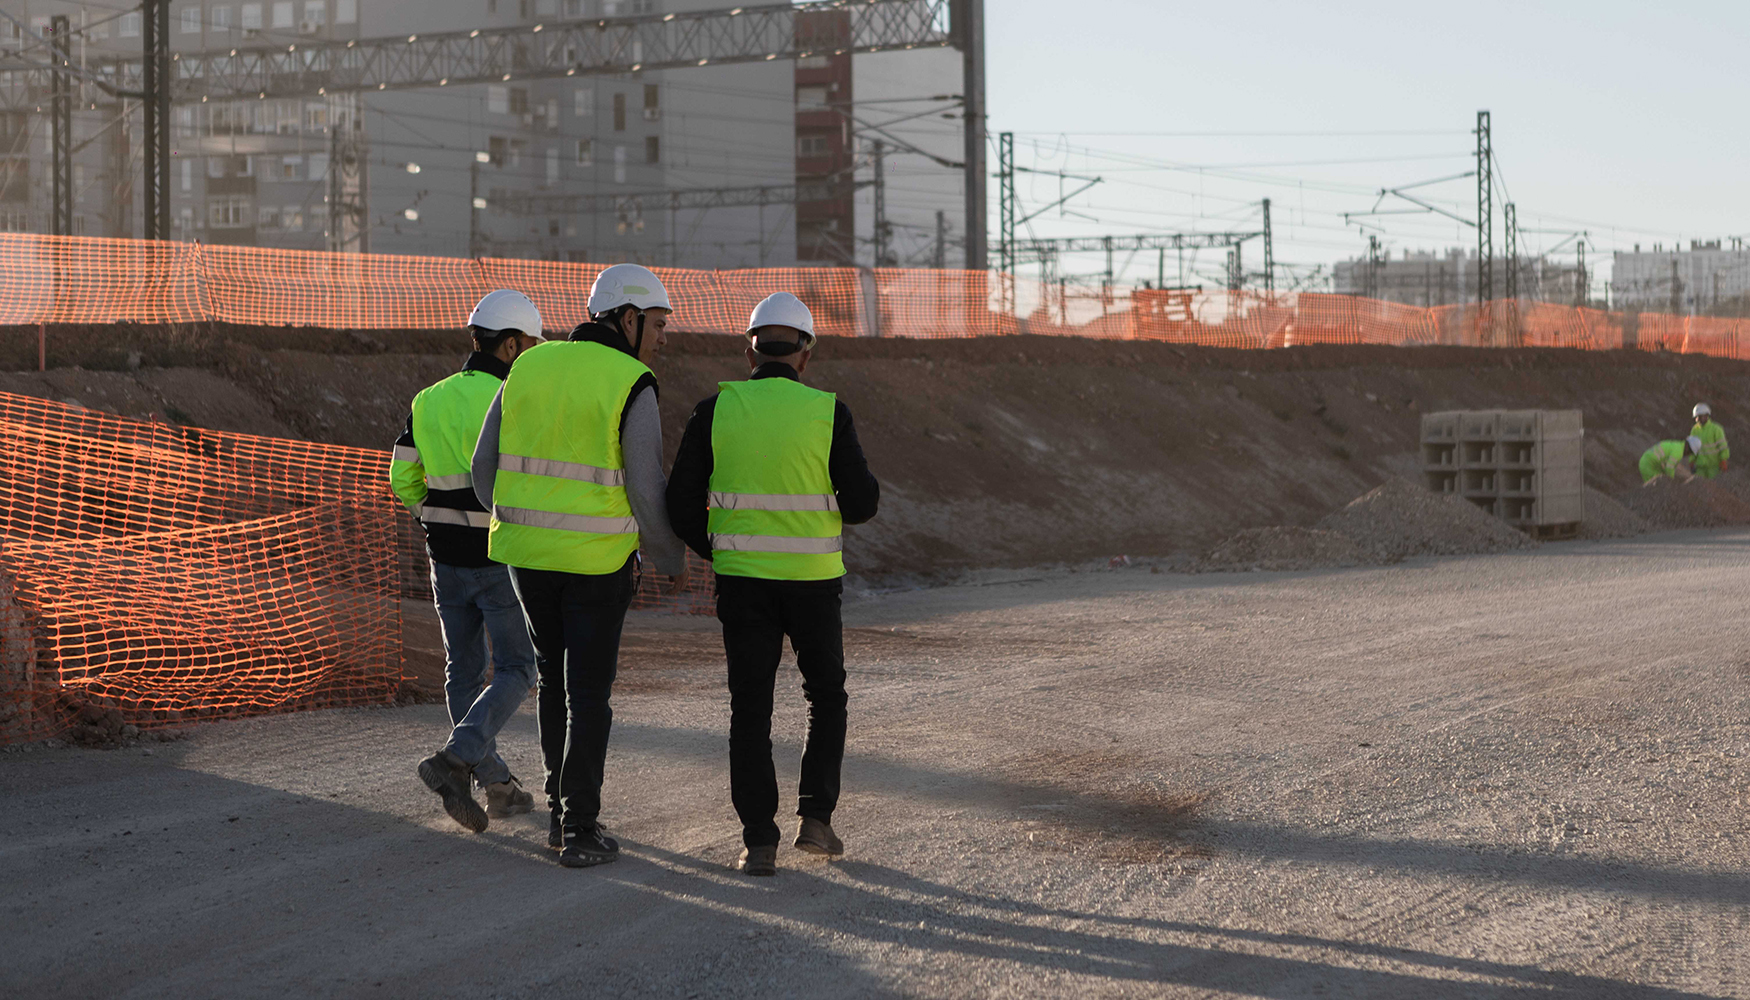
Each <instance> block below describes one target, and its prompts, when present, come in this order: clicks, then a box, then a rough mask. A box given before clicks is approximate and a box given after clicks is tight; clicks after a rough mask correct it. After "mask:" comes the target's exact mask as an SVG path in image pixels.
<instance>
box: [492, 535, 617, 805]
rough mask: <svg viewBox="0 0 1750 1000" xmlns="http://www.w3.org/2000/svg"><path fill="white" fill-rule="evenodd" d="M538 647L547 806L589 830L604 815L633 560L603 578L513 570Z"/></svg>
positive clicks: (542, 571) (537, 658)
mask: <svg viewBox="0 0 1750 1000" xmlns="http://www.w3.org/2000/svg"><path fill="white" fill-rule="evenodd" d="M510 575H511V581H512V582H513V583H515V584H516V592H517V598H518V599H519V600H521V601H522V604H523V616H524V617H525V618H527V619H528V622H529V638H530V639H532V640H533V641H534V643H535V671H536V674H537V676H538V678H539V680H538V687H537V692H538V697H537V703H536V704H537V712H538V718H539V720H540V725H541V762H542V765H543V767H544V768H545V770H546V779H547V780H546V790H547V808H548V809H550V810H558V811H559V813H560V819H561V821H562V822H563V823H564V824H565V826H567V827H572V828H579V829H588V828H590V827H592V826H593V825H594V824H595V822H596V820H597V817H599V816H600V815H601V811H602V769H603V766H604V765H605V763H606V761H607V756H608V730H609V728H610V727H611V726H612V725H613V722H614V710H613V707H612V706H611V705H609V704H608V698H609V697H610V696H611V695H612V694H613V690H614V676H615V674H616V673H617V672H618V670H619V662H620V630H621V628H622V627H624V625H625V624H626V609H627V608H628V607H630V606H631V604H632V560H630V559H628V560H626V565H624V566H622V567H620V569H619V570H618V571H617V572H614V573H606V574H602V575H600V576H596V575H586V574H582V573H557V572H553V571H551V570H541V569H518V568H516V567H514V566H513V567H512V568H511V571H510Z"/></svg>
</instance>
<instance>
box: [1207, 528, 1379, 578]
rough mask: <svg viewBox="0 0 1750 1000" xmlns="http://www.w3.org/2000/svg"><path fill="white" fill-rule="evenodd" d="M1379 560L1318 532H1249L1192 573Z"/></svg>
mask: <svg viewBox="0 0 1750 1000" xmlns="http://www.w3.org/2000/svg"><path fill="white" fill-rule="evenodd" d="M1377 562H1379V560H1378V559H1377V558H1374V557H1373V556H1370V555H1369V554H1368V553H1366V552H1364V551H1363V550H1362V548H1361V546H1359V545H1357V544H1355V539H1353V538H1350V537H1349V536H1348V535H1344V534H1340V533H1338V532H1335V531H1322V530H1319V529H1317V528H1286V527H1274V528H1247V529H1246V530H1245V531H1242V532H1240V533H1239V534H1237V535H1234V536H1233V537H1232V538H1229V539H1227V540H1226V541H1224V542H1222V543H1221V544H1219V545H1217V546H1216V547H1215V548H1213V549H1210V550H1209V552H1208V554H1206V555H1205V556H1204V557H1203V558H1202V559H1201V560H1199V561H1198V562H1197V564H1196V565H1195V566H1194V567H1192V572H1197V573H1225V572H1236V571H1245V570H1298V569H1322V568H1325V567H1333V566H1366V565H1371V564H1373V563H1377Z"/></svg>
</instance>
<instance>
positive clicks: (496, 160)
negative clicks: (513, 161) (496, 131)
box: [486, 135, 508, 167]
mask: <svg viewBox="0 0 1750 1000" xmlns="http://www.w3.org/2000/svg"><path fill="white" fill-rule="evenodd" d="M507 145H508V144H507V143H506V142H505V141H504V136H502V135H495V136H491V137H489V138H488V139H487V140H486V158H487V162H489V163H491V164H492V165H493V166H495V167H502V166H504V155H505V147H506V146H507Z"/></svg>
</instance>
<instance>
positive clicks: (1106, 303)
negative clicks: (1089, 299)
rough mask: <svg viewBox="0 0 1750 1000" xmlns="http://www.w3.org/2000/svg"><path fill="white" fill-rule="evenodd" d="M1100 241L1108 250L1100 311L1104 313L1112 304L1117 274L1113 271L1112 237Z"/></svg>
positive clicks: (1101, 286) (1101, 284)
mask: <svg viewBox="0 0 1750 1000" xmlns="http://www.w3.org/2000/svg"><path fill="white" fill-rule="evenodd" d="M1100 242H1101V243H1103V244H1105V250H1106V273H1105V275H1104V276H1103V278H1102V280H1101V282H1100V311H1101V312H1102V313H1104V312H1105V311H1106V310H1107V309H1108V308H1110V307H1111V305H1112V286H1113V284H1115V283H1116V276H1115V275H1113V273H1112V237H1110V236H1106V237H1103V238H1101V240H1100Z"/></svg>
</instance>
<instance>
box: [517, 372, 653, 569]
mask: <svg viewBox="0 0 1750 1000" xmlns="http://www.w3.org/2000/svg"><path fill="white" fill-rule="evenodd" d="M649 377H650V369H649V368H646V367H645V366H644V365H643V364H641V363H639V362H638V361H637V360H636V359H634V358H632V357H630V356H628V355H626V354H624V353H622V352H620V351H617V350H614V349H613V348H611V347H608V346H606V345H603V344H596V343H591V342H588V341H550V342H547V343H544V344H538V345H536V346H535V347H532V348H530V349H529V350H527V351H524V352H523V353H522V354H521V355H520V356H518V358H517V360H516V362H515V363H514V364H513V365H512V366H511V370H510V377H509V378H508V379H506V380H505V383H504V396H503V403H502V404H501V420H500V423H499V431H498V459H499V461H498V476H497V478H496V479H495V480H494V481H493V484H492V497H493V503H494V506H493V511H492V529H491V533H490V535H489V536H488V540H487V554H488V555H489V556H491V558H492V559H493V561H495V562H501V563H504V564H506V565H509V566H516V567H518V568H521V569H541V570H554V571H558V572H562V573H582V574H589V575H602V574H607V573H612V572H614V571H615V570H618V569H619V568H620V567H621V566H623V565H625V563H626V560H628V559H630V558H631V557H632V553H633V552H635V551H637V549H638V522H637V520H636V519H634V518H633V516H632V504H631V501H630V499H629V498H628V497H627V495H626V460H625V455H624V454H623V452H622V451H621V446H620V421H621V418H622V416H623V415H624V413H625V410H626V406H627V404H628V403H630V402H631V395H632V390H633V389H634V388H635V387H637V386H638V384H639V383H640V382H641V381H643V380H645V379H648V378H649Z"/></svg>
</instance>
